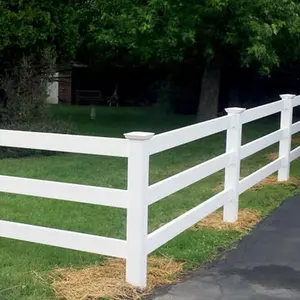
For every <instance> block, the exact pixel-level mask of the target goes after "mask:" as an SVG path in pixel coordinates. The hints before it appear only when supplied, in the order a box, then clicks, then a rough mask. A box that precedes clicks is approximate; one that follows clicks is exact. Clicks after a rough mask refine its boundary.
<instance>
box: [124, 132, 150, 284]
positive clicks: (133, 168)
mask: <svg viewBox="0 0 300 300" xmlns="http://www.w3.org/2000/svg"><path fill="white" fill-rule="evenodd" d="M153 136H154V133H148V132H131V133H127V134H125V137H126V139H128V140H129V157H128V179H127V181H128V185H127V189H128V193H129V205H128V208H127V234H126V235H127V238H126V239H127V258H126V281H127V282H128V283H130V284H132V285H134V286H136V287H139V288H142V289H143V288H145V287H146V284H147V249H146V246H147V245H146V242H147V235H148V202H147V190H148V186H149V154H148V152H147V140H149V139H151V138H152V137H153Z"/></svg>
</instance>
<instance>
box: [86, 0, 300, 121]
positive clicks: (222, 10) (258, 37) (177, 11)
mask: <svg viewBox="0 0 300 300" xmlns="http://www.w3.org/2000/svg"><path fill="white" fill-rule="evenodd" d="M84 10H85V12H84V15H85V16H88V17H87V18H86V21H87V22H86V28H87V31H88V34H87V35H86V37H87V40H88V41H89V43H90V45H91V47H92V48H93V49H98V51H99V53H101V55H103V54H104V52H105V56H106V57H107V58H109V59H114V60H115V62H116V61H119V60H121V61H123V62H124V61H125V62H131V61H132V60H133V61H134V62H136V63H153V62H157V61H159V62H163V63H164V62H168V61H174V60H176V61H180V60H183V59H185V57H187V56H192V57H193V58H194V59H195V62H196V63H197V64H199V65H202V66H203V76H202V88H201V95H200V104H199V114H198V117H199V119H202V120H203V119H208V118H211V117H214V116H215V115H216V113H217V106H218V95H219V85H220V77H221V69H222V67H224V66H225V65H226V66H227V67H228V66H230V64H228V60H237V61H238V62H239V64H240V65H241V66H244V67H249V66H253V67H255V68H257V70H258V71H259V72H261V73H262V74H270V72H271V70H272V68H274V67H277V66H279V64H280V63H283V62H286V61H293V60H296V59H298V55H299V43H298V40H299V36H300V17H299V3H298V2H296V1H293V0H255V1H249V0H202V1H199V0H197V1H196V0H185V1H182V0H111V1H106V0H90V1H89V2H88V3H87V5H86V7H85V9H84Z"/></svg>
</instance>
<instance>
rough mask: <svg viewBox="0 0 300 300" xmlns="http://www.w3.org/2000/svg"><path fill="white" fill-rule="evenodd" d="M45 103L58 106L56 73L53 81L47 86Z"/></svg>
mask: <svg viewBox="0 0 300 300" xmlns="http://www.w3.org/2000/svg"><path fill="white" fill-rule="evenodd" d="M46 102H47V103H51V104H58V73H56V74H55V75H54V80H53V81H51V82H49V84H48V98H47V100H46Z"/></svg>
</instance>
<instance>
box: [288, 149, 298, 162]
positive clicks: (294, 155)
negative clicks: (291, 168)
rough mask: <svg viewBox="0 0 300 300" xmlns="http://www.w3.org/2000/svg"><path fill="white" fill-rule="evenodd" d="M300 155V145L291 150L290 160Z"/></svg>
mask: <svg viewBox="0 0 300 300" xmlns="http://www.w3.org/2000/svg"><path fill="white" fill-rule="evenodd" d="M299 156H300V147H297V148H296V149H294V150H293V151H291V155H290V161H291V162H292V161H294V160H295V159H296V158H298V157H299Z"/></svg>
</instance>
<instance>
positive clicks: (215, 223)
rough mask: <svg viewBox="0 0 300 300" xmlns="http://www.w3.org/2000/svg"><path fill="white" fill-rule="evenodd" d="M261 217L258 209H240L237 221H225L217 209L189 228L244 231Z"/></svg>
mask: <svg viewBox="0 0 300 300" xmlns="http://www.w3.org/2000/svg"><path fill="white" fill-rule="evenodd" d="M261 219H262V215H261V213H260V212H259V211H258V210H254V209H240V211H239V218H238V221H237V222H235V223H227V222H224V221H223V212H222V211H217V212H214V213H212V214H210V215H209V216H208V217H206V218H204V219H203V220H202V221H200V222H199V223H197V224H196V225H194V226H193V227H191V230H192V231H198V230H200V229H203V228H213V229H216V230H234V231H238V232H241V233H244V232H247V231H249V230H250V229H252V228H253V227H254V226H255V225H256V224H257V223H258V222H259V221H260V220H261Z"/></svg>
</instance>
